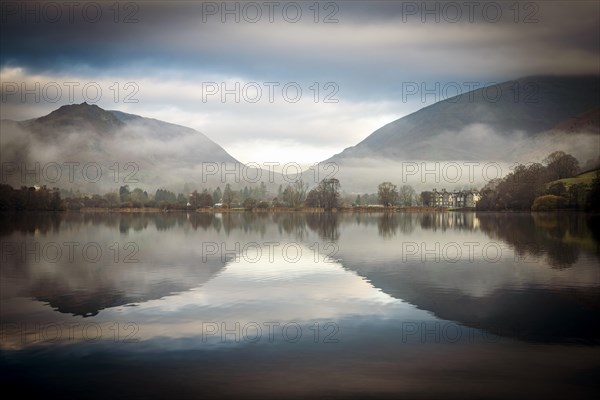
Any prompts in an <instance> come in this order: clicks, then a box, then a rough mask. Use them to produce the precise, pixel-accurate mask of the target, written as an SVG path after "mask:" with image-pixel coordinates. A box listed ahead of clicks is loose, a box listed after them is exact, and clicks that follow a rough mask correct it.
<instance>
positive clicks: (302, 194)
mask: <svg viewBox="0 0 600 400" xmlns="http://www.w3.org/2000/svg"><path fill="white" fill-rule="evenodd" d="M307 189H308V184H306V183H304V182H303V181H302V179H298V180H297V181H295V182H294V183H292V184H289V185H287V186H286V188H285V190H284V191H283V201H284V202H285V203H287V204H288V205H289V206H290V207H293V208H296V207H299V206H300V205H301V204H302V202H304V200H305V199H306V190H307Z"/></svg>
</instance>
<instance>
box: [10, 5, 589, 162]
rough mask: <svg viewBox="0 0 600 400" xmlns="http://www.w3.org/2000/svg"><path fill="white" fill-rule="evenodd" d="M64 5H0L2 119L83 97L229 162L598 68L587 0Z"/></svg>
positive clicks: (266, 156)
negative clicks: (220, 151)
mask: <svg viewBox="0 0 600 400" xmlns="http://www.w3.org/2000/svg"><path fill="white" fill-rule="evenodd" d="M75 4H76V5H73V3H72V2H62V1H58V2H29V3H22V2H3V3H2V4H1V6H0V7H1V8H0V12H1V14H0V33H1V36H0V44H1V46H0V56H1V58H0V77H1V81H2V88H1V95H2V104H1V105H2V107H1V117H2V118H9V119H15V120H22V119H28V118H34V117H39V116H41V115H45V114H47V113H49V112H50V111H52V110H54V109H56V108H58V107H59V106H61V105H64V104H70V103H81V102H83V101H88V103H95V104H97V105H99V106H100V107H102V108H105V109H116V110H121V111H125V112H130V113H134V114H138V115H142V116H145V117H152V118H157V119H161V120H164V121H168V122H173V123H177V124H181V125H185V126H189V127H192V128H195V129H197V130H199V131H201V132H203V133H205V134H206V135H207V136H208V137H209V138H211V139H213V140H214V141H216V142H217V143H218V144H220V145H221V146H223V147H224V148H225V149H226V150H227V151H228V152H229V153H230V154H232V155H233V156H234V157H236V158H237V159H238V160H240V161H242V162H258V163H261V162H267V161H279V162H290V161H293V162H299V163H301V164H307V163H311V162H317V161H321V160H324V159H326V158H328V157H330V156H331V155H333V154H335V153H339V152H341V151H342V150H343V149H344V148H346V147H348V146H352V145H355V144H356V143H358V142H360V141H361V140H362V139H364V138H365V137H366V136H368V135H369V134H370V133H372V132H373V131H374V130H375V129H377V128H379V127H381V126H382V125H384V124H386V123H388V122H391V121H393V120H395V119H397V118H400V117H402V116H404V115H407V114H409V113H410V112H413V111H416V110H418V109H420V108H422V107H424V106H426V105H428V104H432V103H434V102H436V101H439V100H442V99H443V98H446V97H449V96H452V95H455V94H457V90H456V88H457V87H459V88H463V90H464V91H467V90H468V88H469V87H474V85H475V86H477V85H481V86H486V85H489V84H493V83H495V82H502V81H506V80H510V79H516V78H519V77H523V76H528V75H538V74H589V73H598V71H599V70H600V60H599V46H600V44H599V40H600V39H599V30H600V27H599V24H600V21H599V15H600V9H599V7H600V6H599V4H600V3H599V2H598V1H595V0H594V1H568V2H559V1H550V2H520V3H518V4H517V3H515V2H514V1H507V2H487V1H477V2H465V1H458V2H430V3H427V4H424V3H422V2H420V1H419V2H402V1H395V2H393V1H387V2H373V1H369V2H366V1H338V2H320V3H315V2H314V1H304V2H284V1H280V2H263V1H258V2H238V3H236V2H229V3H223V2H196V3H194V2H168V3H167V2H121V3H120V4H119V6H118V7H115V5H114V4H115V3H114V2H113V1H110V2H81V1H80V2H75ZM436 84H437V85H438V86H436ZM415 87H416V88H419V89H418V91H417V92H416V93H414V91H415V89H414V88H415ZM15 88H18V89H17V90H15ZM84 88H85V90H84ZM425 88H427V89H429V91H428V92H427V93H425V92H423V90H422V89H425ZM22 89H26V90H28V93H22ZM98 89H99V90H100V91H101V93H100V92H98ZM224 90H226V91H227V92H224ZM15 91H16V93H15Z"/></svg>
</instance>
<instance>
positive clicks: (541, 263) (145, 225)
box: [0, 213, 600, 343]
mask: <svg viewBox="0 0 600 400" xmlns="http://www.w3.org/2000/svg"><path fill="white" fill-rule="evenodd" d="M0 218H2V224H1V226H2V231H1V235H2V254H1V256H2V261H3V263H2V270H1V278H2V279H1V289H2V295H1V296H2V300H3V302H4V303H5V304H9V305H8V306H3V308H2V317H3V321H7V322H11V321H12V322H14V321H18V320H19V319H20V318H21V319H22V318H24V315H29V311H27V312H25V311H24V310H29V309H30V308H31V306H32V305H31V304H30V303H28V302H27V301H24V300H23V299H34V301H35V302H38V303H39V304H42V305H45V306H46V307H47V309H46V311H49V312H50V314H51V315H52V314H53V313H56V312H58V313H60V314H64V315H65V317H68V316H71V317H82V318H98V317H100V316H103V315H106V314H111V315H113V317H115V318H116V317H117V315H121V316H125V315H135V318H137V319H138V320H139V321H144V320H145V318H146V316H147V315H146V314H144V315H142V314H136V313H135V312H134V311H132V310H133V309H132V310H129V309H125V308H123V307H124V306H135V309H136V310H144V309H146V307H148V306H149V305H151V304H154V303H156V302H158V303H157V304H160V305H161V307H162V306H165V307H166V308H161V307H155V306H152V307H151V309H152V310H153V312H154V313H156V314H157V315H162V317H161V318H166V317H165V316H167V315H169V316H170V319H169V322H168V324H169V326H170V327H171V328H169V329H170V331H176V332H179V333H180V334H182V335H183V334H184V333H183V332H185V329H183V328H182V329H183V330H179V329H178V328H177V329H174V328H173V326H174V324H175V322H174V319H177V318H176V315H178V314H173V313H171V312H170V311H169V310H171V311H172V309H171V308H170V307H172V304H171V303H170V301H174V302H176V303H177V304H183V305H186V307H191V304H197V302H198V301H199V300H198V299H199V298H198V297H197V295H198V294H199V293H202V296H208V294H207V293H206V292H204V290H205V289H206V288H207V285H209V287H210V285H212V284H214V282H216V281H215V278H217V277H220V279H221V278H223V277H230V276H235V277H237V278H236V279H238V282H241V281H244V279H249V277H251V279H250V280H249V281H248V282H250V283H251V287H240V286H239V285H238V286H235V285H234V286H230V287H227V288H226V289H223V290H222V293H230V295H229V298H227V296H226V295H222V296H221V297H220V300H215V298H213V300H211V302H210V306H211V307H212V309H213V310H216V311H217V313H218V314H220V315H222V316H228V317H232V318H237V319H241V318H242V314H235V313H233V314H230V313H231V307H232V304H234V305H235V307H237V308H238V309H241V308H244V309H245V311H244V313H245V314H244V315H247V316H250V317H251V316H252V315H253V310H254V311H255V314H254V315H255V316H256V315H258V314H260V312H261V310H260V308H258V309H254V308H253V307H255V305H256V304H255V303H254V302H252V301H251V299H252V298H255V297H256V298H261V304H263V305H264V304H270V303H275V304H276V305H275V306H272V307H274V308H273V313H272V314H271V315H270V316H271V317H273V318H279V319H281V318H282V316H283V315H284V314H286V313H289V312H290V311H291V310H292V309H294V307H295V305H302V304H304V307H305V309H306V311H307V313H308V314H307V315H310V314H312V315H315V316H317V315H318V317H319V318H333V319H337V318H341V317H342V315H345V313H340V312H334V311H333V309H332V308H331V307H329V308H325V309H328V310H329V311H330V312H329V314H327V313H325V314H321V313H320V312H317V309H318V305H317V304H312V305H310V306H306V304H309V303H310V302H309V301H307V300H306V299H304V300H303V296H304V295H305V294H306V293H308V292H306V291H311V290H313V291H314V290H315V288H316V290H319V291H327V290H333V289H335V288H339V287H347V288H349V290H354V289H356V288H358V287H359V286H360V287H362V286H361V285H363V286H364V285H365V284H366V283H368V285H367V286H366V287H368V288H369V291H364V290H358V289H356V292H355V294H356V298H357V299H361V298H362V299H363V300H364V299H365V298H368V297H369V296H372V295H373V294H374V293H380V294H381V295H383V296H385V297H386V298H387V299H388V300H389V301H388V305H386V306H385V307H386V310H387V311H385V312H384V313H383V314H385V315H387V316H388V317H390V315H394V312H396V311H397V310H395V311H393V312H392V311H390V310H392V309H393V307H391V306H390V304H392V303H394V301H400V302H406V303H403V304H411V305H412V306H414V310H415V312H417V310H425V311H427V312H429V313H431V315H433V316H434V318H439V319H442V320H449V321H456V322H458V323H461V324H464V325H466V326H470V327H474V328H477V329H483V330H485V331H487V332H491V333H494V334H497V335H502V336H506V337H514V338H518V339H524V340H533V341H540V342H585V343H597V342H598V339H599V338H600V327H599V323H598V321H597V318H596V315H597V313H598V311H599V305H598V301H597V300H598V298H599V289H598V288H599V287H600V282H599V280H600V278H599V275H598V259H599V246H598V243H599V242H598V235H597V224H596V222H597V217H594V216H587V215H566V214H559V215H530V214H491V213H490V214H488V213H483V214H475V213H408V214H402V213H373V214H366V213H356V214H352V213H327V214H323V213H314V214H303V213H275V214H271V213H217V214H213V213H155V214H116V213H107V214H100V213H99V214H93V213H91V214H86V213H65V214H52V213H40V214H5V215H2V216H1V217H0ZM69 243H77V244H78V245H77V246H75V247H73V246H72V245H71V247H69V245H67V244H69ZM91 244H93V246H91ZM86 246H87V250H86V251H87V252H86V251H84V249H85V248H86ZM284 248H285V249H287V250H286V251H288V253H284V254H281V253H277V252H278V251H281V249H284ZM486 248H488V250H489V248H492V249H493V250H494V251H496V252H498V251H499V252H500V254H499V256H498V257H495V256H494V257H492V256H490V254H489V251H487V252H486V251H483V250H484V249H486ZM57 249H58V251H61V252H62V254H61V255H60V257H58V256H57V253H56V251H57ZM90 249H91V250H90ZM298 249H299V250H298ZM96 250H99V251H100V253H101V254H100V255H98V257H96V255H97V254H96V253H97V251H96ZM69 251H72V254H70V253H69ZM90 251H91V252H92V253H89V252H90ZM257 251H259V252H261V254H260V256H257ZM453 251H454V253H452V252H453ZM456 251H458V253H456ZM298 252H299V253H298ZM297 253H298V254H300V253H301V258H299V260H304V261H302V262H300V261H298V262H297V261H294V260H295V259H294V257H295V254H297ZM307 257H308V258H307ZM240 258H241V259H242V262H245V264H243V265H244V267H243V268H242V267H240V264H239V259H240ZM309 259H310V260H312V261H311V262H307V260H309ZM326 260H327V262H326ZM311 263H312V264H311ZM290 266H291V267H293V268H289V267H290ZM315 266H318V267H320V268H322V270H323V271H324V270H326V269H329V270H331V269H332V268H333V270H335V271H336V274H334V275H331V276H332V277H333V279H332V280H326V281H322V276H321V275H319V274H316V273H313V272H314V267H315ZM333 270H332V271H333ZM311 271H312V272H311ZM250 272H251V275H248V273H250ZM348 273H350V274H351V275H350V276H354V277H355V278H356V285H358V286H356V285H354V286H353V285H352V284H350V283H349V281H346V280H345V279H346V278H344V277H346V276H347V274H348ZM282 274H283V275H282ZM276 276H277V277H278V278H275V277H276ZM282 276H288V277H289V278H290V279H289V282H288V283H289V287H287V288H286V289H285V290H284V292H285V293H287V295H288V296H291V297H290V299H292V300H291V301H289V302H285V301H282V299H281V298H279V297H277V295H276V293H279V289H278V288H277V286H273V285H274V284H279V283H281V282H282V281H281V279H280V278H281V277H282ZM227 279H229V280H227ZM232 279H233V278H231V279H230V278H226V282H230V283H231V282H233V281H232ZM217 281H218V282H222V280H217ZM323 282H326V284H325V285H324V286H323V285H320V284H321V283H323ZM257 288H259V289H257ZM294 288H300V289H299V290H304V292H302V291H301V292H298V293H296V294H294V290H293V289H294ZM328 288H329V289H328ZM242 292H247V293H249V294H250V295H249V296H244V297H240V296H239V294H240V293H242ZM367 292H369V293H370V294H368V295H367ZM365 296H366V297H365ZM337 297H339V298H343V301H342V302H343V303H344V304H345V310H347V311H348V312H349V313H350V314H351V313H353V312H354V313H357V312H358V310H359V308H360V307H358V306H357V304H358V303H356V302H353V301H351V299H349V298H347V297H344V296H340V295H339V294H338V295H337ZM323 301H324V304H326V303H327V302H331V300H327V301H325V300H323ZM170 304H171V305H170ZM207 306H208V305H207ZM36 307H37V306H36ZM390 307H391V308H390ZM340 308H344V307H341V306H340ZM275 309H277V310H275ZM205 311H206V310H205ZM363 311H364V310H363ZM363 311H361V313H362V312H363ZM405 311H406V310H405ZM115 312H116V314H115ZM387 312H391V314H386V313H387ZM36 313H38V315H41V314H39V313H40V311H39V310H38V311H36ZM42 314H43V313H42ZM417 314H418V312H417ZM29 316H31V315H29ZM297 316H298V317H300V314H298V315H297ZM262 317H265V318H266V317H268V315H262ZM397 317H398V315H396V316H395V317H394V318H397ZM27 318H29V317H27ZM45 318H47V319H48V320H51V319H52V317H50V316H46V317H45ZM182 318H184V317H183V315H182ZM187 318H189V316H185V318H184V319H187ZM390 318H391V317H390ZM421 318H425V317H424V316H421ZM300 319H306V315H304V316H302V318H300ZM164 323H166V322H163V324H164ZM175 325H176V324H175ZM150 331H151V330H147V331H146V332H150ZM159 331H160V330H159Z"/></svg>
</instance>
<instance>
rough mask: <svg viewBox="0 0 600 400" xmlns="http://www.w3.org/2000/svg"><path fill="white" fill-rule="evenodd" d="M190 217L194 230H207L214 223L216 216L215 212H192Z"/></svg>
mask: <svg viewBox="0 0 600 400" xmlns="http://www.w3.org/2000/svg"><path fill="white" fill-rule="evenodd" d="M188 219H189V221H190V224H191V225H192V228H194V230H196V229H198V228H202V229H203V230H205V231H206V230H208V229H209V228H210V227H211V226H212V225H213V220H214V219H215V216H214V214H213V213H191V214H189V218H188Z"/></svg>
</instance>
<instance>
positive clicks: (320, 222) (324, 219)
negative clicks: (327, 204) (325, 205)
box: [306, 212, 340, 242]
mask: <svg viewBox="0 0 600 400" xmlns="http://www.w3.org/2000/svg"><path fill="white" fill-rule="evenodd" d="M306 224H307V225H308V227H309V228H310V229H312V230H313V231H314V232H317V234H318V235H319V237H321V239H324V240H329V241H332V242H333V241H336V240H338V238H339V237H340V233H339V230H338V216H337V213H328V212H326V213H314V214H313V213H311V214H306Z"/></svg>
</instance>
